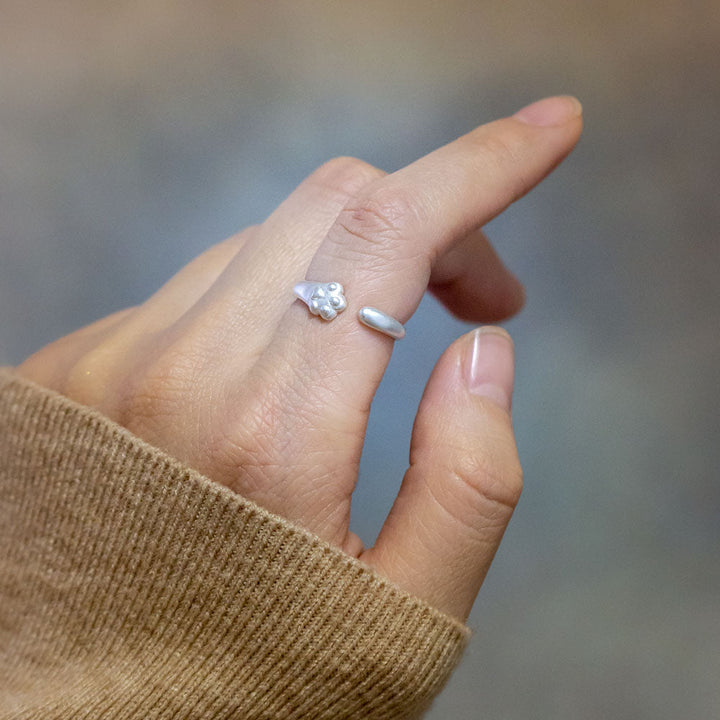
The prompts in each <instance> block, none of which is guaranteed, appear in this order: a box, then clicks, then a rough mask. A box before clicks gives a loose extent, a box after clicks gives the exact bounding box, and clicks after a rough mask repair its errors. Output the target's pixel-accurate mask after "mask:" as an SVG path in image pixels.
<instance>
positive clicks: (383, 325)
mask: <svg viewBox="0 0 720 720" xmlns="http://www.w3.org/2000/svg"><path fill="white" fill-rule="evenodd" d="M358 318H359V319H360V322H361V323H362V324H363V325H367V326H368V327H369V328H372V329H373V330H377V331H378V332H381V333H383V335H387V336H388V337H391V338H392V339H393V340H402V339H403V338H404V337H405V328H404V327H403V326H402V323H401V322H400V321H399V320H396V319H395V318H394V317H392V316H390V315H388V314H387V313H384V312H383V311H382V310H378V309H377V308H372V307H363V308H360V311H359V312H358Z"/></svg>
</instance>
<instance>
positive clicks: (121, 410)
mask: <svg viewBox="0 0 720 720" xmlns="http://www.w3.org/2000/svg"><path fill="white" fill-rule="evenodd" d="M197 365H198V362H197V357H196V356H195V355H193V354H191V353H187V352H182V351H180V350H170V351H168V352H162V353H160V354H159V355H158V356H157V357H156V358H154V359H153V360H151V361H148V362H146V364H145V365H144V366H142V367H140V368H136V369H135V370H134V371H133V375H134V379H133V380H128V381H126V382H124V383H123V384H122V387H121V388H120V390H119V396H118V408H117V413H118V416H119V418H120V419H119V422H120V423H121V424H122V425H124V426H125V427H127V428H128V429H133V428H139V427H141V426H145V425H154V424H155V423H157V422H158V421H161V422H163V423H167V420H168V418H178V417H182V416H186V415H189V414H191V413H192V412H193V411H192V408H193V407H194V406H195V405H197V403H196V399H197V396H198V395H199V394H200V393H201V392H202V390H201V388H200V383H199V382H198V377H199V372H198V367H197Z"/></svg>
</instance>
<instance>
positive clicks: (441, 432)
mask: <svg viewBox="0 0 720 720" xmlns="http://www.w3.org/2000/svg"><path fill="white" fill-rule="evenodd" d="M513 372H514V361H513V344H512V340H511V339H510V336H509V335H508V334H507V333H506V332H505V331H504V330H502V329H500V328H497V327H483V328H480V329H478V330H475V331H473V332H471V333H468V334H467V335H464V336H463V337H461V338H459V339H458V340H456V341H455V342H454V343H453V344H452V345H451V346H450V347H449V348H448V349H447V350H446V351H445V353H444V354H443V356H442V357H441V358H440V360H439V361H438V363H437V365H436V366H435V369H434V371H433V373H432V375H431V377H430V380H429V382H428V385H427V387H426V389H425V393H424V395H423V398H422V401H421V403H420V408H419V410H418V414H417V418H416V420H415V427H414V429H413V436H412V443H411V447H410V467H409V469H408V470H407V472H406V474H405V478H404V479H403V483H402V487H401V489H400V492H399V494H398V497H397V498H396V500H395V503H394V505H393V508H392V510H391V511H390V514H389V515H388V518H387V520H386V522H385V524H384V525H383V528H382V530H381V532H380V535H379V536H378V539H377V543H376V544H375V546H374V547H373V548H370V549H369V550H367V551H365V553H363V555H361V558H360V559H361V560H363V561H364V562H366V563H368V564H370V565H372V566H373V567H374V568H375V569H376V570H377V571H378V572H380V573H381V574H383V575H385V577H388V578H389V579H391V580H392V581H394V582H395V583H396V584H398V585H399V586H400V587H402V588H404V589H405V590H408V591H409V592H412V593H413V594H415V595H417V596H419V597H422V598H423V599H425V600H427V601H428V602H430V603H432V604H433V605H435V606H436V607H438V608H439V609H441V610H444V611H445V612H447V613H450V614H452V615H455V616H456V617H459V618H462V619H465V618H467V616H468V614H469V613H470V609H471V608H472V604H473V602H474V600H475V596H476V595H477V592H478V590H479V589H480V586H481V584H482V582H483V580H484V578H485V575H486V573H487V571H488V568H489V567H490V563H491V562H492V559H493V556H494V555H495V552H496V550H497V548H498V545H499V544H500V540H501V538H502V536H503V533H504V532H505V528H506V527H507V524H508V522H509V521H510V517H511V515H512V513H513V510H514V508H515V505H516V504H517V501H518V499H519V497H520V492H521V489H522V471H521V469H520V463H519V460H518V456H517V450H516V447H515V439H514V436H513V431H512V423H511V419H510V402H511V400H510V399H511V396H512V386H513Z"/></svg>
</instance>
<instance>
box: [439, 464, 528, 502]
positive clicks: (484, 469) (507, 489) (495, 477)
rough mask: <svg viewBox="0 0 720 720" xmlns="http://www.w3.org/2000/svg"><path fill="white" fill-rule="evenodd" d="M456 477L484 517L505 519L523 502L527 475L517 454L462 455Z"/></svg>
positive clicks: (457, 466)
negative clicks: (521, 496) (521, 497)
mask: <svg viewBox="0 0 720 720" xmlns="http://www.w3.org/2000/svg"><path fill="white" fill-rule="evenodd" d="M452 475H453V478H454V479H455V481H456V482H457V483H458V484H460V485H461V486H462V487H464V488H466V489H468V490H469V491H470V494H471V502H472V503H473V505H476V506H477V507H478V509H479V510H480V512H481V513H482V514H483V515H486V516H495V515H503V516H504V515H506V514H507V513H508V512H510V513H511V512H512V511H513V510H514V509H515V507H516V505H517V504H518V501H519V500H520V495H521V493H522V488H523V474H522V467H521V465H520V461H519V459H518V457H517V453H516V452H512V453H510V452H508V453H504V454H500V453H497V454H495V453H487V454H482V455H476V454H465V455H461V456H460V458H459V459H458V461H457V463H456V464H455V467H454V468H453V472H452Z"/></svg>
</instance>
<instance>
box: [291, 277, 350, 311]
mask: <svg viewBox="0 0 720 720" xmlns="http://www.w3.org/2000/svg"><path fill="white" fill-rule="evenodd" d="M293 291H294V292H295V295H297V297H299V298H300V299H301V300H302V301H303V302H304V303H305V304H306V305H307V306H308V308H309V309H310V312H311V313H312V314H313V315H319V316H320V317H321V318H322V319H323V320H333V319H334V318H336V317H337V314H338V313H339V312H342V311H343V310H344V309H345V308H346V307H347V300H345V296H344V295H343V286H342V285H341V284H340V283H338V282H327V283H320V282H309V281H304V282H300V283H298V284H297V285H295V287H294V288H293Z"/></svg>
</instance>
